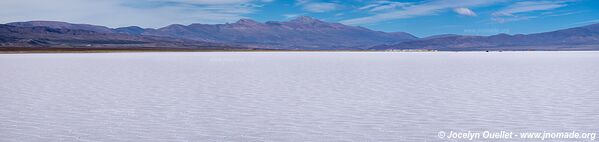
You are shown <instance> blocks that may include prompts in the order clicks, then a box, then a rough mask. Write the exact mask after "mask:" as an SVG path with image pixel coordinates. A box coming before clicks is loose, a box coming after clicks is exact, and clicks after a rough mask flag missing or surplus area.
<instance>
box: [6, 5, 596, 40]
mask: <svg viewBox="0 0 599 142" xmlns="http://www.w3.org/2000/svg"><path fill="white" fill-rule="evenodd" d="M297 16H311V17H315V18H318V19H321V20H324V21H328V22H340V23H343V24H348V25H354V26H363V27H367V28H370V29H373V30H379V31H386V32H396V31H403V32H409V33H412V34H414V35H416V36H419V37H425V36H430V35H437V34H464V35H492V34H498V33H508V34H526V33H535V32H544V31H551V30H557V29H563V28H569V27H576V26H583V25H588V24H593V23H599V1H597V0H534V1H533V0H528V1H527V0H397V1H393V0H383V1H367V0H52V1H46V0H2V1H0V17H1V18H0V22H2V23H7V22H15V21H31V20H53V21H65V22H72V23H88V24H96V25H104V26H108V27H122V26H130V25H138V26H141V27H148V28H158V27H163V26H167V25H170V24H191V23H207V24H216V23H227V22H229V23H231V22H235V21H237V20H238V19H241V18H250V19H254V20H257V21H260V22H265V21H285V20H289V19H292V18H294V17H297Z"/></svg>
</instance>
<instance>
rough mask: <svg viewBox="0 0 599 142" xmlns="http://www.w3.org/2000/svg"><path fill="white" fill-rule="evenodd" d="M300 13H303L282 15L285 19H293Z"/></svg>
mask: <svg viewBox="0 0 599 142" xmlns="http://www.w3.org/2000/svg"><path fill="white" fill-rule="evenodd" d="M302 15H304V14H283V16H285V18H286V19H293V18H296V17H299V16H302Z"/></svg>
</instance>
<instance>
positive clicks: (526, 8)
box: [492, 1, 571, 23]
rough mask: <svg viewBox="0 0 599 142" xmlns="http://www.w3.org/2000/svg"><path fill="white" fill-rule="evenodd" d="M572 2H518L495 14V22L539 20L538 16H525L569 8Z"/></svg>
mask: <svg viewBox="0 0 599 142" xmlns="http://www.w3.org/2000/svg"><path fill="white" fill-rule="evenodd" d="M569 2H571V1H523V2H516V3H514V4H512V5H510V6H507V7H505V8H503V9H500V10H499V11H496V12H494V13H493V14H492V15H493V18H492V19H493V20H494V21H496V22H499V23H505V22H511V21H520V20H528V19H533V18H537V17H538V16H530V15H525V14H527V13H530V12H536V11H547V10H553V9H557V8H561V7H565V6H568V3H569Z"/></svg>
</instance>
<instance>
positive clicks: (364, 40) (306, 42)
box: [8, 17, 417, 50]
mask: <svg viewBox="0 0 599 142" xmlns="http://www.w3.org/2000/svg"><path fill="white" fill-rule="evenodd" d="M8 25H13V26H18V27H37V26H42V27H50V28H56V29H74V30H87V31H94V32H98V33H124V34H129V35H142V36H153V37H168V38H176V39H186V40H195V41H202V42H213V43H223V44H235V45H243V46H247V47H256V48H274V49H301V50H305V49H308V50H311V49H324V50H336V49H367V48H369V47H372V46H375V45H381V44H394V43H399V42H403V41H409V40H414V39H417V38H416V37H414V36H412V35H410V34H408V33H403V32H397V33H385V32H380V31H373V30H370V29H366V28H363V27H354V26H347V25H343V24H340V23H328V22H323V21H320V20H317V19H313V18H310V17H298V18H296V19H293V20H290V21H286V22H274V21H270V22H266V23H259V22H256V21H253V20H250V19H241V20H239V21H237V22H235V23H227V24H191V25H187V26H185V25H178V24H174V25H170V26H167V27H163V28H159V29H143V28H140V27H136V26H131V27H123V28H116V29H110V28H107V27H103V26H94V25H87V24H70V23H64V22H53V21H32V22H16V23H9V24H8Z"/></svg>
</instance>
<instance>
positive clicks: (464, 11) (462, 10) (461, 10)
mask: <svg viewBox="0 0 599 142" xmlns="http://www.w3.org/2000/svg"><path fill="white" fill-rule="evenodd" d="M453 11H454V12H455V13H458V14H460V15H464V16H476V13H475V12H474V11H472V10H470V9H468V8H464V7H459V8H454V9H453Z"/></svg>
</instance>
